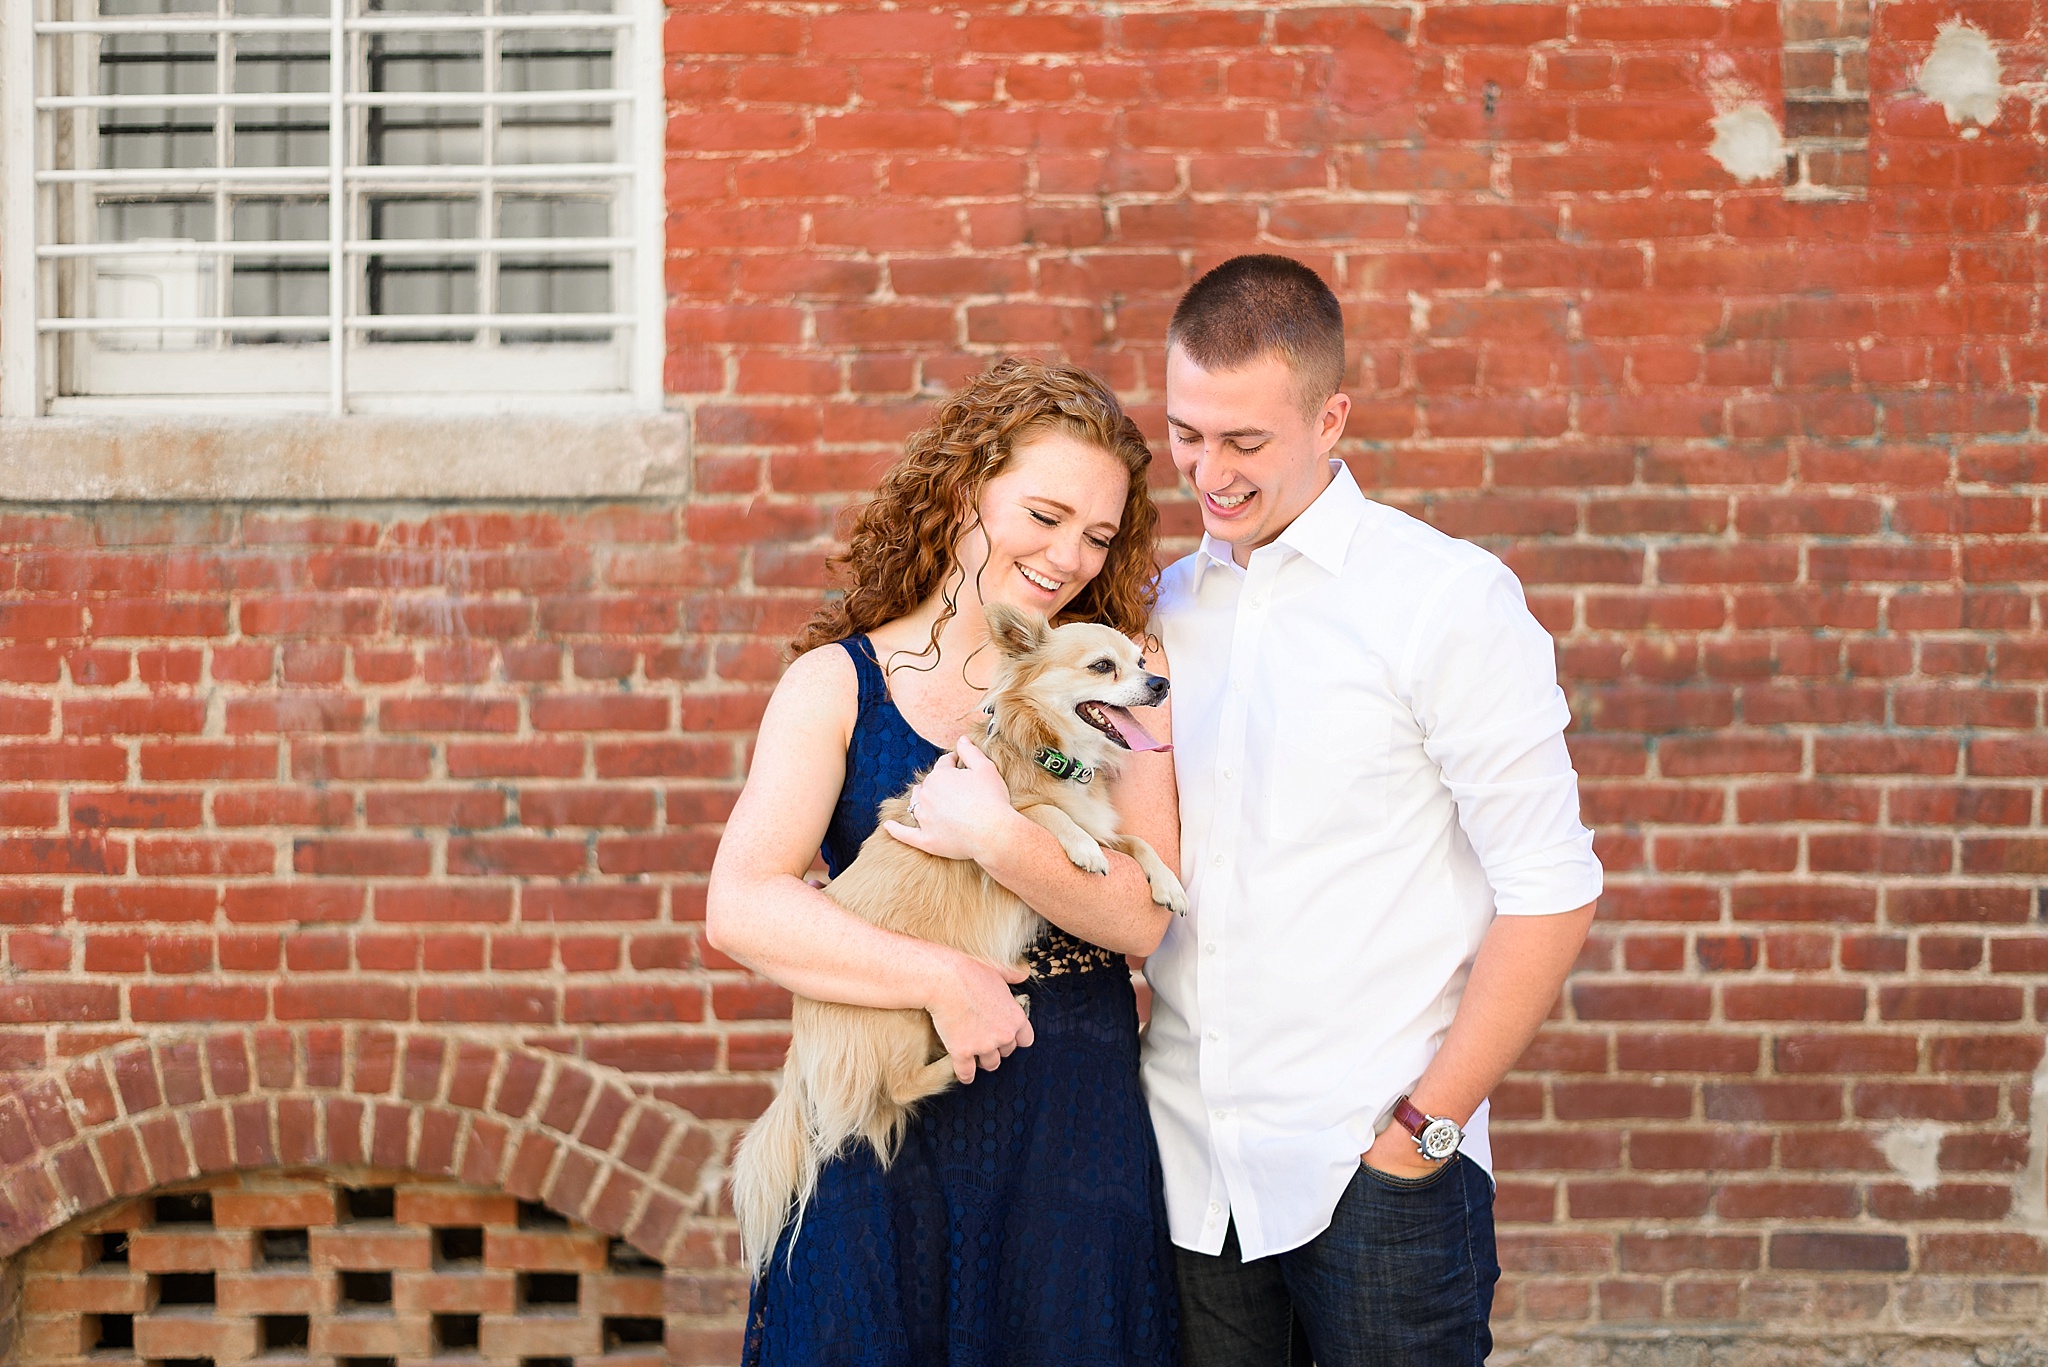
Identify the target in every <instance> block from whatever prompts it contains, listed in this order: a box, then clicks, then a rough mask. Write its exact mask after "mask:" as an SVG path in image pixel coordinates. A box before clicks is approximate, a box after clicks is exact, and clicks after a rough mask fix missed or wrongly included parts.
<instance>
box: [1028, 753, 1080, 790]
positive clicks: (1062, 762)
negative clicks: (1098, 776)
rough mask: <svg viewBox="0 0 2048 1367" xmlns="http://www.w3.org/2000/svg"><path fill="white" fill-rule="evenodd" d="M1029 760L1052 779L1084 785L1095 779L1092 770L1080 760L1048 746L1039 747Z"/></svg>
mask: <svg viewBox="0 0 2048 1367" xmlns="http://www.w3.org/2000/svg"><path fill="white" fill-rule="evenodd" d="M1031 758H1032V760H1033V761H1034V762H1036V763H1037V765H1038V767H1039V768H1041V769H1043V770H1045V772H1047V773H1048V774H1051V775H1052V776H1053V777H1054V778H1070V779H1072V780H1073V781H1074V782H1076V783H1086V782H1087V781H1088V780H1089V779H1092V778H1094V777H1095V771H1094V770H1093V769H1090V768H1089V767H1088V766H1087V765H1085V764H1083V763H1081V761H1080V760H1077V759H1073V758H1070V757H1069V756H1066V755H1063V754H1061V753H1060V752H1059V751H1057V750H1055V749H1053V748H1052V747H1051V746H1050V745H1041V746H1040V747H1039V748H1038V750H1037V752H1036V753H1034V754H1033V755H1032V756H1031Z"/></svg>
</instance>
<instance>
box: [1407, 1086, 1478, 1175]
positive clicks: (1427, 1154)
mask: <svg viewBox="0 0 2048 1367" xmlns="http://www.w3.org/2000/svg"><path fill="white" fill-rule="evenodd" d="M1394 1123H1395V1124H1397V1125H1399V1126H1400V1127H1401V1128H1402V1129H1404V1130H1406V1131H1408V1133H1409V1134H1411V1135H1413V1136H1415V1151H1416V1152H1417V1153H1419V1154H1421V1155H1422V1156H1423V1157H1424V1158H1427V1159H1428V1160H1429V1161H1430V1162H1432V1163H1441V1162H1443V1161H1444V1160H1445V1159H1446V1158H1449V1157H1450V1156H1451V1155H1452V1154H1454V1153H1456V1152H1457V1151H1458V1145H1460V1144H1462V1143H1464V1142H1465V1132H1464V1131H1463V1130H1461V1129H1459V1128H1458V1122H1457V1121H1455V1120H1451V1119H1449V1118H1447V1117H1445V1116H1440V1115H1424V1114H1423V1113H1422V1112H1421V1111H1419V1110H1417V1109H1416V1107H1415V1103H1414V1102H1412V1101H1410V1100H1409V1099H1408V1098H1407V1097H1405V1096H1404V1097H1402V1098H1401V1099H1400V1100H1399V1101H1396V1102H1395V1103H1394Z"/></svg>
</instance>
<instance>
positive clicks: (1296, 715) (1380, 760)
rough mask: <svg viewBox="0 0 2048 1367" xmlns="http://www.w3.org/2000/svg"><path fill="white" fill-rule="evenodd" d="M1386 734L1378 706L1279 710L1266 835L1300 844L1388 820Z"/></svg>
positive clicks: (1388, 722)
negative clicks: (1374, 708) (1369, 708)
mask: <svg viewBox="0 0 2048 1367" xmlns="http://www.w3.org/2000/svg"><path fill="white" fill-rule="evenodd" d="M1392 736H1393V718H1391V717H1389V716H1388V715H1386V714H1385V713H1383V712H1382V713H1374V712H1361V711H1359V710H1358V709H1357V708H1355V707H1354V708H1330V707H1308V708H1296V709H1291V710H1289V711H1285V712H1283V713H1281V714H1280V717H1279V720H1278V723H1277V724H1276V725H1275V727H1274V731H1273V740H1274V744H1273V760H1274V763H1273V770H1272V774H1273V781H1272V784H1271V786H1270V787H1269V788H1268V790H1267V793H1266V816H1267V829H1268V831H1269V832H1270V834H1271V836H1272V838H1273V839H1274V840H1276V841H1279V842H1282V843H1294V844H1305V843H1310V842H1314V841H1321V840H1326V839H1328V838H1329V837H1331V836H1332V835H1335V834H1338V833H1341V832H1345V831H1361V830H1372V829H1375V828H1377V827H1379V826H1382V825H1384V824H1386V820H1387V752H1388V747H1389V745H1390V743H1391V740H1392Z"/></svg>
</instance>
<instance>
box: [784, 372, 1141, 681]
mask: <svg viewBox="0 0 2048 1367" xmlns="http://www.w3.org/2000/svg"><path fill="white" fill-rule="evenodd" d="M1049 429H1050V430H1056V431H1060V432H1065V433H1067V434H1068V435H1069V436H1072V437H1074V438H1075V439H1077V440H1079V441H1084V442H1087V443H1088V444H1089V445H1091V446H1094V447H1097V448H1099V449H1100V450H1103V451H1106V452H1108V453H1109V454H1110V455H1111V456H1113V457H1114V458H1115V459H1116V461H1117V462H1118V463H1119V464H1120V465H1122V466H1123V467H1124V470H1125V471H1126V473H1128V474H1129V476H1130V488H1129V491H1128V492H1127V493H1126V494H1125V496H1124V509H1123V522H1122V525H1120V526H1119V527H1118V528H1117V533H1116V536H1115V538H1114V539H1113V540H1112V541H1111V542H1110V548H1109V555H1108V558H1107V559H1106V560H1105V561H1104V562H1103V566H1102V571H1101V573H1099V574H1097V575H1096V576H1095V578H1093V579H1091V580H1089V581H1088V583H1087V585H1086V586H1085V587H1083V588H1082V590H1081V592H1080V593H1079V594H1077V595H1075V597H1074V601H1073V602H1071V603H1069V604H1067V606H1066V609H1065V610H1064V611H1063V612H1061V613H1060V615H1059V618H1058V620H1059V621H1062V622H1079V621H1086V622H1101V623H1103V624H1104V625H1106V626H1111V627H1115V628H1116V629H1117V630H1118V631H1121V632H1123V633H1124V634H1125V635H1127V636H1132V637H1138V636H1142V634H1143V633H1144V630H1145V622H1146V619H1147V618H1148V617H1149V616H1150V615H1151V612H1152V604H1153V601H1154V599H1155V598H1156V597H1157V593H1158V582H1157V581H1158V571H1157V567H1156V565H1155V564H1154V563H1153V548H1154V544H1155V542H1156V541H1157V538H1158V530H1159V514H1158V511H1157V510H1156V509H1155V508H1154V507H1153V504H1152V495H1151V493H1150V491H1149V490H1148V489H1147V488H1146V487H1145V469H1146V467H1147V466H1148V465H1150V464H1151V461H1152V452H1151V450H1150V449H1149V448H1148V447H1147V446H1146V445H1145V439H1144V437H1143V436H1141V435H1140V434H1139V432H1138V425H1137V424H1136V423H1135V422H1133V421H1131V419H1130V417H1129V416H1128V415H1127V414H1126V413H1125V412H1124V410H1123V406H1122V405H1121V404H1119V403H1118V402H1117V399H1116V395H1115V394H1114V393H1112V392H1111V391H1110V388H1109V386H1108V385H1106V384H1104V383H1103V382H1102V380H1101V379H1099V378H1098V377H1096V376H1095V375H1092V374H1090V373H1089V372H1087V371H1085V370H1082V369H1081V368H1080V367H1078V366H1071V365H1056V364H1049V363H1047V362H1044V361H1035V360H1028V359H1023V358H1019V357H1014V356H1010V357H1005V358H1003V359H1002V360H1000V361H998V362H996V364H995V365H993V366H991V367H990V368H989V369H988V370H987V371H985V372H984V373H982V374H980V375H978V376H976V377H975V378H974V379H973V380H971V381H970V382H969V383H968V384H967V385H966V386H965V387H964V388H962V389H961V390H960V391H959V392H958V393H956V394H954V395H952V396H951V397H950V398H947V399H946V400H944V401H943V402H942V403H940V405H939V409H938V413H937V414H936V415H935V416H934V417H933V419H932V422H931V424H930V425H929V426H927V427H925V428H923V429H922V430H921V431H919V432H917V433H916V434H915V435H913V436H912V437H911V438H910V440H909V442H908V443H907V444H906V445H905V447H904V451H903V456H902V458H901V459H900V460H898V461H897V462H896V464H895V465H894V466H892V467H891V468H890V470H889V472H888V474H886V475H884V476H883V477H882V484H881V488H880V489H879V490H877V491H876V494H875V496H874V498H872V499H870V500H869V501H868V502H867V503H866V504H865V505H864V506H863V507H862V508H861V509H860V511H859V513H858V514H857V515H856V517H855V519H854V524H853V533H852V535H851V536H850V537H849V538H848V541H847V548H846V550H845V552H844V553H843V554H840V555H836V556H834V557H833V558H832V560H831V568H832V569H833V571H834V572H835V573H837V574H839V575H840V576H841V577H843V578H844V579H845V581H846V592H845V594H844V596H842V597H839V598H835V599H833V600H832V601H830V602H827V603H826V604H825V605H824V606H822V607H821V608H819V609H818V612H817V614H816V615H815V616H813V617H812V618H811V620H810V621H809V622H808V623H806V624H805V626H804V628H803V630H802V631H800V632H798V633H797V635H796V638H795V639H794V640H793V641H791V642H790V645H791V648H792V649H794V650H795V651H796V652H798V653H799V654H801V653H802V652H804V651H807V650H812V649H815V648H816V647H818V646H821V645H827V644H830V643H831V642H833V641H838V640H844V639H845V638H847V637H850V636H858V635H861V634H863V633H865V632H869V631H873V630H874V629H875V628H876V627H879V626H881V625H882V624H883V623H885V622H892V621H895V620H896V619H897V618H899V617H902V616H904V615H905V614H907V613H909V612H910V611H911V610H912V609H914V608H916V607H917V606H918V605H919V604H921V603H923V602H924V601H925V600H926V599H928V598H930V597H931V596H932V595H933V594H935V593H940V592H946V593H947V602H946V605H945V607H944V608H943V609H942V610H941V612H940V616H939V624H940V625H943V624H944V622H945V620H946V619H947V618H949V617H951V616H952V615H953V613H954V612H955V611H956V604H955V600H954V597H953V593H954V592H955V591H956V590H957V586H955V585H950V584H949V580H950V579H951V578H952V577H953V575H954V574H955V572H956V571H957V570H958V568H959V567H958V566H957V565H956V564H955V563H954V557H953V549H954V546H955V545H956V543H957V542H958V541H959V539H960V535H961V532H962V531H963V530H964V529H966V528H967V527H969V526H971V525H972V522H973V520H974V519H976V518H978V517H979V516H980V512H979V509H980V506H981V491H982V488H983V486H984V485H986V484H987V483H988V481H989V480H990V479H991V478H993V477H994V476H996V475H998V474H1000V473H1002V471H1003V469H1004V468H1005V467H1006V466H1007V465H1008V464H1009V462H1010V456H1011V453H1012V452H1014V451H1015V450H1016V448H1017V445H1018V443H1019V442H1022V441H1025V440H1027V439H1029V438H1030V437H1032V436H1035V435H1037V434H1038V433H1040V432H1043V431H1046V430H1049ZM932 639H933V642H934V644H936V642H937V639H938V627H937V626H934V628H933V631H932Z"/></svg>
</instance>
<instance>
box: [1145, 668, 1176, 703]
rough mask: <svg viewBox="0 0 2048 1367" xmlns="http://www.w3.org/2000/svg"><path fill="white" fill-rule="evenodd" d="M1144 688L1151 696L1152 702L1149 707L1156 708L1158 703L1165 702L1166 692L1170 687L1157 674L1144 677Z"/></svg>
mask: <svg viewBox="0 0 2048 1367" xmlns="http://www.w3.org/2000/svg"><path fill="white" fill-rule="evenodd" d="M1145 687H1146V689H1147V690H1148V691H1150V693H1151V694H1152V701H1151V703H1150V704H1149V705H1150V706H1153V707H1157V706H1159V704H1160V703H1162V702H1164V701H1166V690H1167V689H1168V688H1170V687H1172V685H1171V684H1169V683H1167V681H1166V680H1164V679H1162V678H1160V677H1159V676H1158V675H1157V674H1147V675H1146V676H1145Z"/></svg>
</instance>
